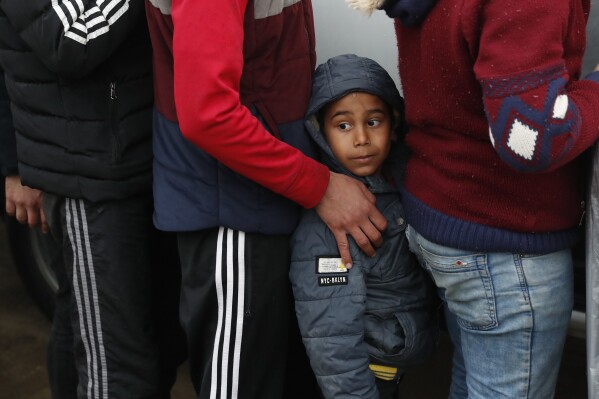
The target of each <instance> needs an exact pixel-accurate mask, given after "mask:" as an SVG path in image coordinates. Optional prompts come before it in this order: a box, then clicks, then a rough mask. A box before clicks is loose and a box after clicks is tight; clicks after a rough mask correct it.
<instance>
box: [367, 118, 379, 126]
mask: <svg viewBox="0 0 599 399" xmlns="http://www.w3.org/2000/svg"><path fill="white" fill-rule="evenodd" d="M380 124H381V121H379V120H378V119H370V120H369V121H368V126H370V127H375V126H378V125H380Z"/></svg>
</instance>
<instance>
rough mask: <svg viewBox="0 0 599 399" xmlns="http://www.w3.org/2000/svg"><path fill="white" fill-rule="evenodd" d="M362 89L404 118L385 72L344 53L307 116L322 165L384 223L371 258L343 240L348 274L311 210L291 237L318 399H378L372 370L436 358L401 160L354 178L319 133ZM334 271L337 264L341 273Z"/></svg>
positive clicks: (319, 76) (323, 70)
mask: <svg viewBox="0 0 599 399" xmlns="http://www.w3.org/2000/svg"><path fill="white" fill-rule="evenodd" d="M355 91H361V92H368V93H371V94H374V95H377V96H379V97H380V98H382V99H383V100H384V101H385V102H386V103H387V104H389V105H390V106H391V107H392V108H393V109H395V110H396V117H400V115H401V114H402V111H403V103H402V99H401V97H400V95H399V93H398V91H397V88H396V86H395V84H394V82H393V80H392V79H391V78H390V77H389V75H388V74H387V72H386V71H385V70H384V69H383V68H381V67H380V66H379V65H378V64H377V63H375V62H374V61H372V60H370V59H366V58H362V57H357V56H355V55H342V56H338V57H335V58H332V59H330V60H329V61H327V62H326V63H325V64H323V65H320V66H319V67H318V68H317V70H316V75H315V78H314V85H313V94H312V99H311V102H310V105H309V108H308V113H307V117H306V126H307V129H308V130H309V132H310V135H311V137H312V138H313V139H314V141H315V142H316V143H317V145H318V147H320V150H321V153H322V162H324V163H325V164H327V165H328V166H329V168H330V169H331V170H333V171H334V172H338V173H345V174H348V175H350V176H352V177H354V178H357V179H359V180H361V181H362V182H363V183H365V184H366V185H367V187H368V188H369V189H370V191H371V192H373V193H374V194H375V195H376V197H377V207H378V209H379V210H380V211H381V212H382V213H383V215H384V216H385V217H386V219H387V220H388V224H389V227H388V228H387V230H386V231H385V232H384V233H383V239H384V243H383V245H382V246H381V247H380V248H378V249H377V255H376V256H375V257H374V258H370V257H367V256H366V255H364V254H363V253H362V252H361V251H360V250H359V248H358V246H357V245H356V244H355V242H353V241H351V240H350V248H351V256H352V259H353V268H352V269H350V270H349V271H345V270H344V268H343V267H342V265H341V258H340V256H339V253H338V251H337V244H336V241H335V238H334V236H333V234H332V233H331V231H330V230H329V229H328V227H327V226H326V225H325V223H324V222H323V221H322V220H321V219H320V218H319V217H318V215H317V214H316V212H315V211H314V210H306V211H305V212H304V214H303V215H302V219H301V221H300V224H299V226H298V227H297V229H296V231H295V233H294V235H293V238H292V264H291V270H290V278H291V282H292V286H293V293H294V297H295V309H296V312H297V316H298V320H299V325H300V330H301V334H302V337H303V341H304V345H305V347H306V349H307V352H308V356H309V358H310V362H311V365H312V369H313V370H314V372H315V374H316V377H317V379H318V382H319V385H320V387H321V390H322V391H323V394H324V396H325V398H327V399H330V398H335V399H347V398H360V399H369V398H378V397H379V394H378V391H377V388H376V385H375V379H374V375H373V373H372V372H371V371H370V370H369V365H370V364H371V363H372V364H376V365H382V366H390V367H391V368H397V369H398V372H397V374H396V375H393V374H391V375H389V378H398V377H399V376H400V375H401V374H402V373H403V372H404V371H405V370H406V369H407V368H408V367H410V366H412V365H415V364H418V363H420V362H422V361H424V360H426V359H427V358H428V357H429V356H430V355H431V354H432V353H433V351H434V349H435V345H436V338H437V323H436V318H435V311H434V306H433V295H434V294H433V292H432V290H431V286H430V284H429V281H428V278H427V277H426V275H425V273H424V271H423V270H422V269H421V268H419V267H418V265H417V263H416V260H415V258H414V256H413V255H412V254H411V253H410V252H409V250H408V243H407V240H406V236H405V228H406V223H405V219H404V211H403V207H402V205H401V202H400V197H399V193H398V187H397V184H394V181H397V179H398V176H397V175H400V174H401V164H400V163H399V161H400V160H401V159H400V155H399V152H398V149H397V147H399V146H397V145H395V147H396V148H393V147H392V149H391V152H390V154H389V157H388V161H389V163H388V164H387V165H386V168H387V170H389V171H392V172H395V175H396V176H395V178H394V177H389V176H388V177H387V178H383V177H376V176H370V177H366V178H361V177H357V176H354V175H352V174H351V173H350V172H348V171H347V170H345V169H344V168H343V167H342V166H341V165H340V163H339V162H337V160H336V159H335V157H334V156H333V154H332V152H331V149H330V147H329V146H328V144H327V142H326V141H325V138H324V135H323V133H322V132H321V131H320V127H319V122H318V112H319V110H321V109H322V108H323V107H324V106H325V105H326V104H328V103H330V102H332V101H334V100H336V99H339V98H341V97H343V96H344V95H345V94H347V93H349V92H355ZM340 265H341V267H340Z"/></svg>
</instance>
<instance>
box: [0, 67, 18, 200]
mask: <svg viewBox="0 0 599 399" xmlns="http://www.w3.org/2000/svg"><path fill="white" fill-rule="evenodd" d="M16 147H17V145H16V143H15V129H14V128H13V124H12V116H11V115H10V102H9V100H8V93H6V86H5V85H4V72H2V71H0V177H4V176H11V175H16V174H17V149H16ZM1 182H2V179H0V183H1ZM0 190H1V189H0ZM0 204H1V203H0Z"/></svg>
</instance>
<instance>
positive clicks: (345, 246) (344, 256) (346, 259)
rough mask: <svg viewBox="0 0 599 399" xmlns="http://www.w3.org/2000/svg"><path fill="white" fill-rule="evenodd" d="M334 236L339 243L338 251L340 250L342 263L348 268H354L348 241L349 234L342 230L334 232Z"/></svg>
mask: <svg viewBox="0 0 599 399" xmlns="http://www.w3.org/2000/svg"><path fill="white" fill-rule="evenodd" d="M332 232H333V235H334V236H335V240H336V241H337V249H339V255H340V256H341V261H342V262H343V265H345V267H346V268H348V269H351V268H352V258H351V254H350V252H349V243H348V241H347V234H346V233H345V231H341V230H336V231H335V230H332Z"/></svg>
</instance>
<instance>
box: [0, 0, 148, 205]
mask: <svg viewBox="0 0 599 399" xmlns="http://www.w3.org/2000/svg"><path fill="white" fill-rule="evenodd" d="M65 3H67V2H65V1H63V0H58V1H55V2H53V1H52V0H27V1H23V0H0V64H1V65H2V67H3V69H4V70H5V72H6V84H7V88H8V93H9V96H10V99H11V101H12V114H13V119H14V125H15V129H16V132H17V149H18V158H19V174H20V175H21V179H22V181H23V183H24V184H26V185H29V186H31V187H35V188H38V189H41V190H43V191H47V192H51V193H54V194H58V195H63V196H67V197H71V198H84V199H88V200H91V201H102V200H110V199H120V198H125V197H129V196H133V195H136V194H139V193H142V192H149V191H150V189H151V160H152V152H151V129H152V120H151V108H152V103H153V90H152V78H151V58H150V57H151V47H150V42H149V38H148V35H147V27H146V21H145V14H144V5H143V2H142V1H140V0H132V1H126V0H117V1H113V2H103V3H102V4H100V2H99V1H96V0H94V1H86V2H75V1H69V2H68V7H67V6H66V5H65ZM79 7H84V9H79Z"/></svg>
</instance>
